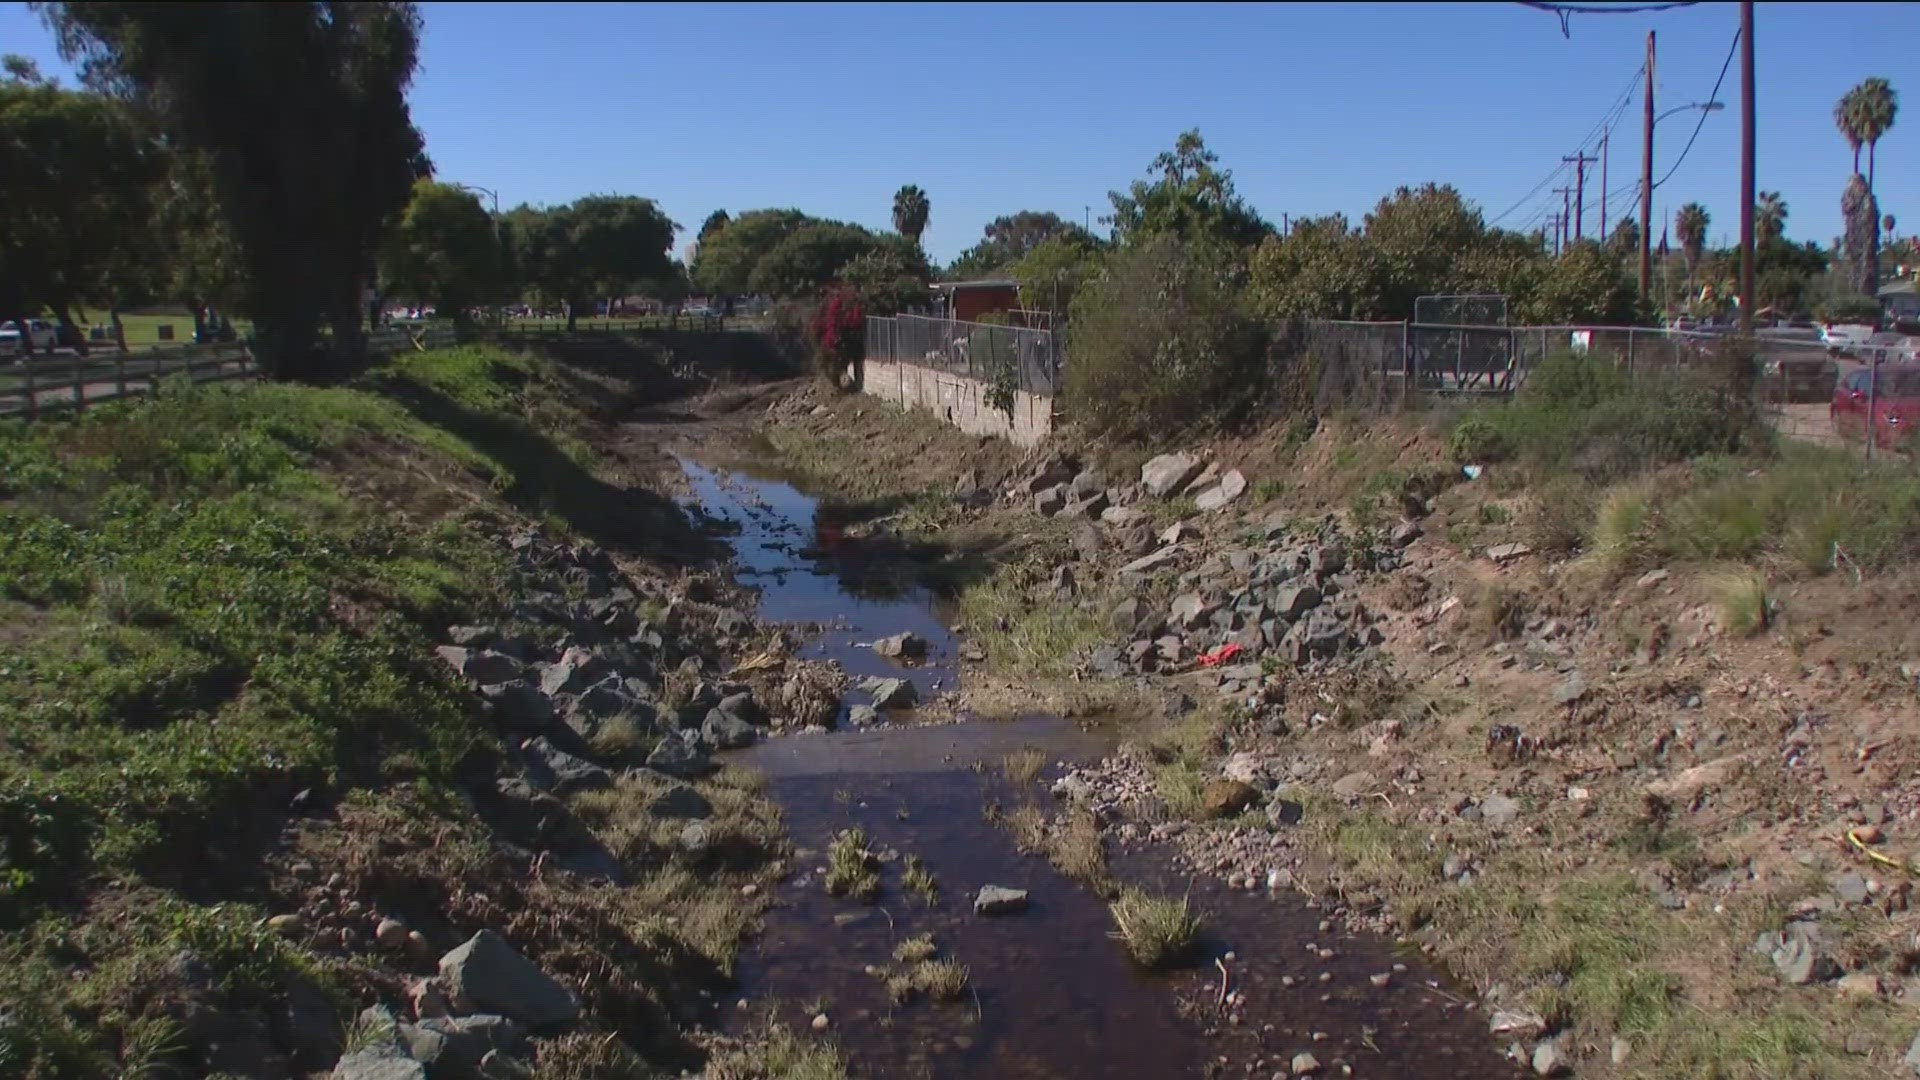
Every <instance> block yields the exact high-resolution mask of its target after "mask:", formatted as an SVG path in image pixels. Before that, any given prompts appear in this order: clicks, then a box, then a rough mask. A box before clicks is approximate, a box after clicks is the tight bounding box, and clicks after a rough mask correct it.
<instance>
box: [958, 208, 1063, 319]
mask: <svg viewBox="0 0 1920 1080" xmlns="http://www.w3.org/2000/svg"><path fill="white" fill-rule="evenodd" d="M1055 239H1058V240H1062V241H1065V242H1067V243H1068V244H1069V245H1071V246H1072V247H1075V248H1085V249H1087V250H1097V249H1098V248H1099V247H1100V241H1099V240H1098V239H1096V238H1095V237H1094V235H1093V234H1092V233H1090V232H1088V231H1087V230H1086V229H1084V228H1082V227H1080V226H1079V225H1078V224H1075V223H1074V222H1070V221H1067V220H1066V219H1064V218H1062V217H1061V216H1060V215H1059V214H1055V213H1052V212H1051V211H1037V210H1022V211H1020V212H1019V213H1017V214H1003V215H1001V216H1000V217H997V218H994V219H993V220H992V221H989V222H987V225H986V229H985V234H984V235H983V236H982V238H981V240H980V242H979V243H978V244H975V245H974V246H973V247H970V248H968V249H967V250H966V251H964V252H961V254H960V256H959V257H958V258H956V259H955V260H954V261H953V263H952V264H951V265H950V266H949V267H948V268H947V271H946V275H945V276H946V277H947V278H948V279H949V280H964V279H966V278H969V277H980V276H983V275H986V274H990V273H993V272H995V271H1002V270H1006V269H1008V268H1009V267H1013V266H1015V265H1016V264H1018V263H1020V262H1021V261H1022V260H1023V259H1025V258H1026V257H1027V256H1028V255H1029V254H1031V253H1032V252H1033V251H1034V249H1035V248H1038V247H1039V246H1040V245H1042V244H1044V243H1046V242H1048V241H1050V240H1055ZM1029 306H1031V305H1030V304H1029Z"/></svg>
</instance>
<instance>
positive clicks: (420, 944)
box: [407, 930, 433, 958]
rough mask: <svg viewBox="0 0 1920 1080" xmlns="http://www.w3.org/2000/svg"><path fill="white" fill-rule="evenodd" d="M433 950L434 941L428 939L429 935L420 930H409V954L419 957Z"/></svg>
mask: <svg viewBox="0 0 1920 1080" xmlns="http://www.w3.org/2000/svg"><path fill="white" fill-rule="evenodd" d="M432 951H433V943H432V942H430V941H428V940H427V935H425V934H423V933H421V932H420V931H418V930H409V931H407V955H409V956H413V957H416V958H418V957H422V956H425V955H427V954H428V953H429V952H432Z"/></svg>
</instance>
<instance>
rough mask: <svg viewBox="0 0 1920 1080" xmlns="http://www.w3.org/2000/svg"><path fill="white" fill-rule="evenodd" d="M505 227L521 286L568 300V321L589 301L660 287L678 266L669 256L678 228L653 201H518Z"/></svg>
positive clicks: (553, 298) (550, 297)
mask: <svg viewBox="0 0 1920 1080" xmlns="http://www.w3.org/2000/svg"><path fill="white" fill-rule="evenodd" d="M503 225H504V227H505V230H506V234H507V245H508V254H509V260H510V262H511V265H512V266H513V268H514V274H515V275H516V277H517V279H518V281H519V284H520V287H521V288H522V289H523V290H524V291H526V292H528V293H530V294H533V295H535V296H538V297H540V298H541V299H544V300H546V301H548V302H556V303H564V304H565V305H566V306H567V323H568V325H569V326H571V325H573V322H574V320H575V319H576V318H577V317H578V314H579V308H580V306H581V305H582V304H583V303H585V302H587V301H590V300H592V299H594V298H596V297H621V296H626V295H628V294H629V293H633V292H637V291H641V290H645V289H648V288H650V287H652V288H654V289H655V290H656V291H658V289H659V287H660V286H662V285H671V284H672V283H673V279H674V278H675V275H676V274H677V273H678V272H679V271H677V270H676V269H675V267H676V266H677V265H678V264H677V263H675V262H674V260H673V259H672V257H671V256H670V255H669V251H670V250H671V249H672V247H673V236H674V233H675V232H676V231H678V229H679V226H678V225H676V224H674V223H673V221H672V220H671V219H670V218H668V217H667V216H666V214H664V213H662V212H661V210H660V208H659V207H658V206H657V205H655V204H654V202H653V200H651V199H642V198H639V197H638V196H633V195H588V196H586V197H584V198H581V199H576V200H575V201H573V202H571V203H568V204H567V205H565V206H559V207H554V208H552V209H544V210H543V209H535V208H533V207H530V206H518V207H515V208H514V209H513V210H511V211H509V212H508V213H507V214H506V215H505V220H504V222H503Z"/></svg>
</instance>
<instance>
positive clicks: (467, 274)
mask: <svg viewBox="0 0 1920 1080" xmlns="http://www.w3.org/2000/svg"><path fill="white" fill-rule="evenodd" d="M501 269H502V256H501V251H500V238H499V234H498V232H497V231H496V229H495V228H494V222H493V218H492V217H491V216H489V215H488V214H487V211H486V208H484V207H482V206H481V205H480V199H479V198H478V197H477V196H475V195H474V194H473V193H472V192H469V191H466V190H465V189H462V188H458V187H455V186H453V185H452V184H441V183H436V182H434V181H432V180H421V181H419V182H417V183H416V184H415V185H414V188H413V199H412V200H411V201H410V202H408V203H407V208H406V210H405V212H403V213H402V214H401V215H400V220H399V222H398V224H396V226H395V227H394V230H393V234H392V235H391V236H389V237H388V238H387V242H386V245H385V246H384V247H383V248H382V249H381V252H380V273H381V278H382V280H383V283H384V289H383V291H384V292H385V293H386V294H387V295H389V296H398V297H403V298H405V299H409V300H414V301H428V302H431V303H433V304H434V305H435V306H436V307H437V308H438V309H439V312H440V314H441V315H443V316H445V315H451V316H453V317H455V318H462V317H464V316H465V314H466V309H467V308H468V307H471V306H472V305H474V304H476V303H479V302H481V301H483V300H492V299H496V298H498V297H499V296H500V294H501V289H502V286H503V284H504V283H503V281H502V277H501Z"/></svg>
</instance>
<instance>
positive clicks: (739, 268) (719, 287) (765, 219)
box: [691, 209, 814, 298]
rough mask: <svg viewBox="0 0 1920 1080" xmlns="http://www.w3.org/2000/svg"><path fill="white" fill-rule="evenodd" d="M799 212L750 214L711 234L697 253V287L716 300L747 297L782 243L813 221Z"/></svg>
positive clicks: (765, 211) (694, 279)
mask: <svg viewBox="0 0 1920 1080" xmlns="http://www.w3.org/2000/svg"><path fill="white" fill-rule="evenodd" d="M813 220H814V219H813V218H809V217H808V216H807V215H805V214H803V213H801V212H800V211H798V210H771V209H769V210H749V211H747V212H746V213H744V214H741V215H740V216H739V217H736V218H734V219H732V220H731V221H729V222H728V223H727V225H726V227H725V228H723V229H719V230H717V231H715V232H713V233H711V234H709V235H708V236H707V237H706V239H704V240H703V241H701V243H700V246H699V248H698V250H696V251H695V252H694V258H693V266H692V267H691V270H692V273H693V284H694V287H695V288H697V289H701V290H703V291H705V292H706V293H708V294H709V295H712V296H724V297H729V298H731V297H736V296H746V295H748V294H749V293H751V292H752V291H753V271H754V268H755V267H757V266H759V265H760V261H761V260H762V259H764V258H766V257H767V254H768V253H769V252H771V251H772V250H773V249H774V248H775V247H777V246H779V244H780V241H782V240H785V239H786V238H787V236H788V235H789V234H791V233H793V232H794V231H795V230H797V229H799V228H800V227H801V226H803V225H805V224H807V223H809V222H811V221H813Z"/></svg>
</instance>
